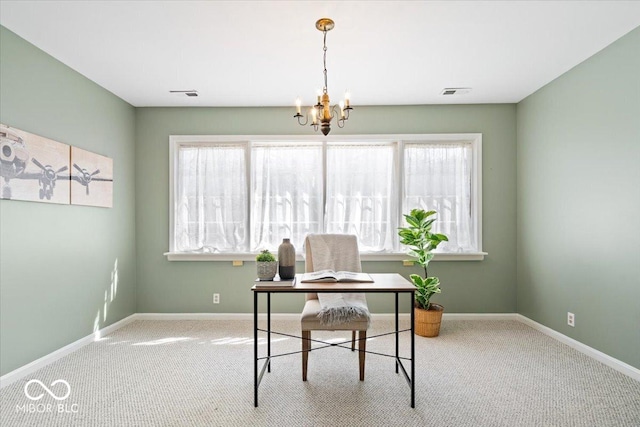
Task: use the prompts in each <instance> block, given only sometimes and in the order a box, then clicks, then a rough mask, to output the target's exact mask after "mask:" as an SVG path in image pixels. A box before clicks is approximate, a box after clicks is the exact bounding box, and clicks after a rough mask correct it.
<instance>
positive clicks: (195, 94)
mask: <svg viewBox="0 0 640 427" xmlns="http://www.w3.org/2000/svg"><path fill="white" fill-rule="evenodd" d="M169 93H184V94H185V95H187V96H198V91H197V90H170V91H169Z"/></svg>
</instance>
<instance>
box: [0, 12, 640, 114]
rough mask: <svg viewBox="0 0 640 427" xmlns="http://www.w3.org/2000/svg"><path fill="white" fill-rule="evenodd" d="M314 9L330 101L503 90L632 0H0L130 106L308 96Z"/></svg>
mask: <svg viewBox="0 0 640 427" xmlns="http://www.w3.org/2000/svg"><path fill="white" fill-rule="evenodd" d="M321 17H329V18H332V19H333V20H334V21H335V29H333V30H332V31H330V32H329V33H328V34H327V48H328V50H327V69H328V80H329V81H328V88H329V94H330V95H331V96H332V101H337V100H338V99H339V98H342V95H343V93H344V90H345V89H349V90H350V92H351V94H352V98H351V99H352V104H353V105H354V106H358V105H411V104H476V103H514V102H518V101H520V100H522V99H523V98H525V97H526V96H528V95H530V94H531V93H533V92H534V91H536V90H537V89H539V88H540V87H542V86H544V85H545V84H547V83H549V82H550V81H551V80H553V79H555V78H556V77H558V76H560V75H561V74H563V73H565V72H566V71H568V70H569V69H571V68H572V67H574V66H575V65H577V64H579V63H580V62H582V61H584V60H585V59H587V58H588V57H590V56H592V55H593V54H595V53H597V52H598V51H599V50H601V49H603V48H604V47H606V46H607V45H609V44H611V43H612V42H614V41H615V40H617V39H618V38H620V37H621V36H623V35H624V34H626V33H628V32H629V31H631V30H632V29H634V28H636V27H638V26H640V1H590V2H582V1H528V2H514V1H495V2H492V1H321V2H320V1H318V2H316V1H303V0H299V1H93V0H91V1H90V0H85V1H9V0H1V1H0V23H1V24H2V25H3V26H5V27H6V28H8V29H10V30H11V31H13V32H15V33H16V34H18V35H19V36H21V37H22V38H24V39H26V40H27V41H29V42H30V43H32V44H34V45H35V46H37V47H39V48H40V49H42V50H44V51H45V52H47V53H49V54H50V55H52V56H53V57H55V58H57V59H58V60H60V61H61V62H63V63H64V64H66V65H68V66H69V67H71V68H73V69H74V70H76V71H78V72H79V73H81V74H83V75H84V76H86V77H87V78H89V79H90V80H93V81H94V82H96V83H97V84H99V85H100V86H102V87H104V88H106V89H107V90H109V91H111V92H113V93H114V94H115V95H117V96H119V97H120V98H122V99H124V100H125V101H127V102H129V103H130V104H132V105H134V106H137V107H142V106H292V105H293V103H294V101H295V98H296V97H297V96H300V97H301V98H302V100H303V102H304V103H305V104H306V105H308V104H310V103H311V102H312V101H315V94H316V90H317V89H319V88H321V87H322V83H323V65H322V33H321V32H319V31H318V30H316V28H315V22H316V20H317V19H318V18H321ZM450 87H454V88H455V87H465V88H472V90H471V92H469V93H467V94H463V95H452V96H444V95H441V92H442V90H443V89H444V88H450ZM192 89H195V90H197V91H198V93H199V96H198V97H187V96H185V95H184V94H171V93H169V91H170V90H192Z"/></svg>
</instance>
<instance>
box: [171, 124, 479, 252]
mask: <svg viewBox="0 0 640 427" xmlns="http://www.w3.org/2000/svg"><path fill="white" fill-rule="evenodd" d="M170 145H171V153H172V154H171V166H170V169H171V170H170V180H171V191H170V193H171V194H170V197H171V204H170V221H171V223H170V226H171V231H170V239H169V240H170V242H169V246H170V252H169V253H168V255H169V259H174V260H180V259H227V260H228V259H253V256H254V255H253V254H255V253H256V252H258V251H259V250H262V249H271V250H275V249H276V248H277V247H278V245H279V244H280V243H281V242H282V239H283V238H290V239H291V241H292V243H293V244H294V246H295V247H296V249H297V250H298V251H301V249H302V243H303V241H304V238H305V236H306V235H307V234H309V233H323V232H326V233H349V234H355V235H357V236H358V240H359V246H360V250H361V252H362V258H363V259H364V260H367V259H402V256H404V257H406V255H403V254H404V253H405V250H404V249H403V248H402V247H401V245H400V243H399V238H398V235H397V229H398V227H399V226H401V225H402V224H403V222H404V218H403V216H402V214H403V213H406V212H409V211H410V210H411V209H413V208H423V209H426V210H435V211H437V212H438V216H437V221H436V222H435V223H434V229H435V231H437V232H440V233H444V234H446V235H447V236H448V237H449V242H445V243H443V244H442V245H441V246H440V247H439V248H438V251H439V252H440V255H437V257H440V258H441V259H443V258H450V259H482V255H483V253H482V247H481V244H482V236H481V229H482V227H481V192H480V189H481V135H480V134H462V135H397V136H391V135H390V136H380V135H372V136H369V135H367V136H336V137H316V136H313V137H307V138H305V137H264V136H251V137H237V136H224V137H222V136H210V137H194V136H171V138H170ZM400 254H402V255H400Z"/></svg>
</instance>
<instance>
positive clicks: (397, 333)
mask: <svg viewBox="0 0 640 427" xmlns="http://www.w3.org/2000/svg"><path fill="white" fill-rule="evenodd" d="M395 295H396V374H397V373H398V357H399V356H400V354H399V352H398V348H399V341H400V339H399V337H398V335H399V332H398V330H399V329H400V328H399V325H398V293H397V292H396V293H395Z"/></svg>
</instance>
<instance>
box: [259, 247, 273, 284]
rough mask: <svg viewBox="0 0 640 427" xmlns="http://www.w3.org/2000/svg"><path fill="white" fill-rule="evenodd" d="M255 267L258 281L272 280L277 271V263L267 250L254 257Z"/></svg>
mask: <svg viewBox="0 0 640 427" xmlns="http://www.w3.org/2000/svg"><path fill="white" fill-rule="evenodd" d="M256 265H257V268H258V279H260V280H273V278H274V277H276V273H277V271H278V261H276V257H275V256H273V254H272V253H271V252H269V250H268V249H265V250H264V251H262V252H260V253H259V254H258V256H257V257H256Z"/></svg>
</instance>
